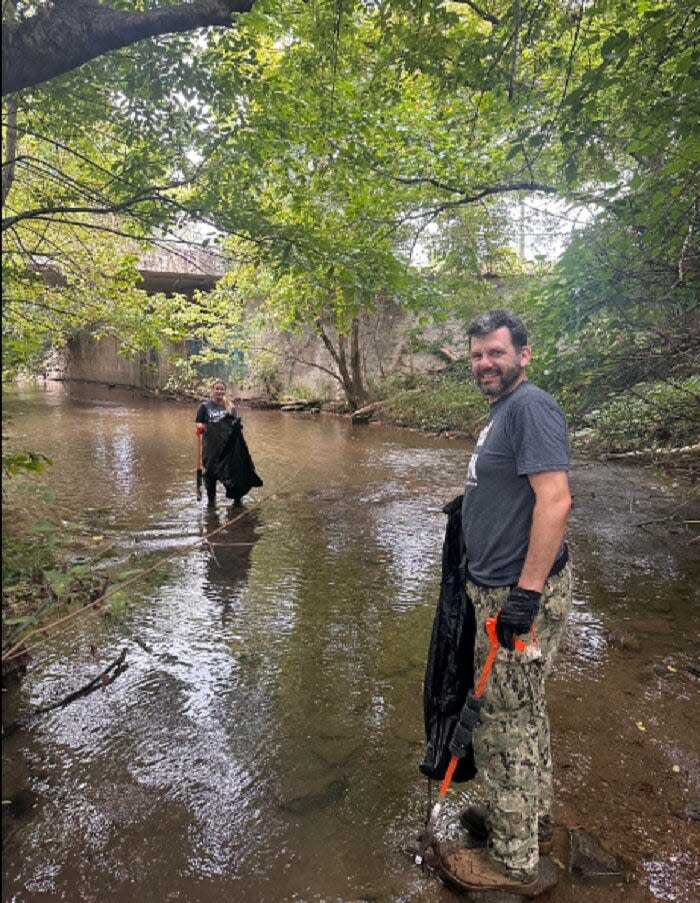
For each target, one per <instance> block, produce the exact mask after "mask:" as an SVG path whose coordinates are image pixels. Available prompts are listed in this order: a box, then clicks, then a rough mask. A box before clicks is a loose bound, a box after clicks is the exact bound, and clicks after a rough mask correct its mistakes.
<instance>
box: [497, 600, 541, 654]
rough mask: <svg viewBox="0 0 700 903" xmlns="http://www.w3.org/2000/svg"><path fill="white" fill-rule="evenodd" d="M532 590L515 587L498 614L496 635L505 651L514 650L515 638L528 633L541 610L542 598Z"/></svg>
mask: <svg viewBox="0 0 700 903" xmlns="http://www.w3.org/2000/svg"><path fill="white" fill-rule="evenodd" d="M541 595H542V593H536V592H535V591H534V590H532V589H523V588H522V587H520V586H516V587H514V588H513V589H512V590H511V591H510V595H509V596H508V598H507V599H506V602H505V605H504V606H503V608H502V609H501V610H500V612H499V614H498V620H497V621H496V635H497V636H498V642H499V643H500V644H501V646H503V647H504V649H511V650H512V649H513V648H514V640H515V637H516V636H518V635H519V634H521V633H527V632H528V630H529V629H530V628H531V627H532V622H533V621H534V620H535V617H536V616H537V612H538V611H539V608H540V596H541Z"/></svg>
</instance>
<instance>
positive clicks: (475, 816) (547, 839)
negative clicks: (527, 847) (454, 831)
mask: <svg viewBox="0 0 700 903" xmlns="http://www.w3.org/2000/svg"><path fill="white" fill-rule="evenodd" d="M459 821H460V824H461V825H462V827H463V828H464V829H465V831H468V832H469V836H470V837H471V839H472V840H473V841H474V844H475V845H481V846H486V841H487V840H488V839H489V828H488V821H487V815H486V807H485V806H467V808H466V809H462V811H461V812H460V813H459ZM537 839H538V841H539V849H540V856H546V855H547V854H548V853H551V852H552V829H551V826H547V825H542V826H540V830H539V831H538V833H537Z"/></svg>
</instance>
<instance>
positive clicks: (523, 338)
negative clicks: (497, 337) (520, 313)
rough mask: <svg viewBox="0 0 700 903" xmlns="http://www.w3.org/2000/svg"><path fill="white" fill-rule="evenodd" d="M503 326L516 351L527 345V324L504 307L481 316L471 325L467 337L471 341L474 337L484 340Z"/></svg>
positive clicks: (488, 311)
mask: <svg viewBox="0 0 700 903" xmlns="http://www.w3.org/2000/svg"><path fill="white" fill-rule="evenodd" d="M501 326H506V327H507V328H508V331H509V332H510V338H511V341H512V342H513V346H514V348H515V350H516V351H520V350H521V349H522V348H524V347H525V345H527V338H528V336H527V329H526V328H525V324H524V323H523V321H522V320H521V319H520V317H516V315H515V314H514V313H513V312H512V311H510V310H506V309H505V308H503V307H497V308H495V309H494V310H487V311H486V313H483V314H479V316H478V317H475V318H474V319H473V320H472V321H471V323H470V324H469V328H468V329H467V335H468V336H469V338H470V339H471V338H472V336H476V337H477V338H483V337H484V336H487V335H490V334H491V333H492V332H495V331H496V330H497V329H500V328H501Z"/></svg>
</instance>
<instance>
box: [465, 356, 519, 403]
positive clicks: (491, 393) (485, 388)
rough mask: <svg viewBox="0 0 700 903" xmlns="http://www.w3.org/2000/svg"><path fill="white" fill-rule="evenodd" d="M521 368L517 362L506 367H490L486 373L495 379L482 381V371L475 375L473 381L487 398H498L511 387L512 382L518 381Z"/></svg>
mask: <svg viewBox="0 0 700 903" xmlns="http://www.w3.org/2000/svg"><path fill="white" fill-rule="evenodd" d="M523 369H524V368H523V367H520V366H519V365H518V364H513V366H512V367H506V368H502V367H491V368H490V373H489V374H488V375H489V376H492V377H496V379H492V380H491V381H489V382H487V383H484V382H483V379H484V375H485V374H483V373H482V374H480V375H479V376H475V377H474V381H475V382H476V384H477V386H478V387H479V389H480V390H481V392H483V394H484V395H486V397H487V398H489V397H496V398H500V396H501V395H505V394H506V392H507V391H508V390H509V389H510V388H512V386H513V385H514V383H516V382H517V381H518V378H519V377H520V374H521V373H522V372H523Z"/></svg>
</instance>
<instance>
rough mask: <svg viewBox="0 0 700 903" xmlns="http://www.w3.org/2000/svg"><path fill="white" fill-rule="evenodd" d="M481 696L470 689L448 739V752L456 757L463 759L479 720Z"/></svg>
mask: <svg viewBox="0 0 700 903" xmlns="http://www.w3.org/2000/svg"><path fill="white" fill-rule="evenodd" d="M482 705H483V703H482V701H481V698H480V697H479V696H475V695H474V693H473V691H471V690H470V692H469V695H468V696H467V701H466V702H465V703H464V705H463V706H462V711H461V713H460V716H459V721H458V722H457V726H456V727H455V729H454V733H453V734H452V739H451V740H450V752H451V753H452V755H453V756H457V758H458V759H463V758H464V756H466V754H467V750H468V749H469V744H470V743H471V742H472V733H473V731H474V728H475V727H476V726H477V724H479V723H480V722H481V706H482Z"/></svg>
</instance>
